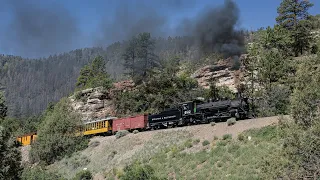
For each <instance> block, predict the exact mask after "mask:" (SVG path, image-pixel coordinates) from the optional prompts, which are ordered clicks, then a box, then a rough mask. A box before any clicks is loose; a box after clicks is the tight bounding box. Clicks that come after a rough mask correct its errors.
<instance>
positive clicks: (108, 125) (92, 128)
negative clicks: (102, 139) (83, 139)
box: [81, 117, 117, 135]
mask: <svg viewBox="0 0 320 180" xmlns="http://www.w3.org/2000/svg"><path fill="white" fill-rule="evenodd" d="M113 119H117V117H107V118H104V119H99V120H93V121H87V122H85V123H84V126H83V127H82V128H81V132H82V133H83V135H92V134H112V120H113Z"/></svg>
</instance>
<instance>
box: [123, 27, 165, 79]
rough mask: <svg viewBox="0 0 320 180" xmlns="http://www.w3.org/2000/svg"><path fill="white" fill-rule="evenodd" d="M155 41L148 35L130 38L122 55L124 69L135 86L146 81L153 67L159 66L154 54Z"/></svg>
mask: <svg viewBox="0 0 320 180" xmlns="http://www.w3.org/2000/svg"><path fill="white" fill-rule="evenodd" d="M154 49H155V41H154V40H153V39H152V38H151V35H150V33H146V32H145V33H140V34H138V35H137V36H134V37H132V39H131V40H130V41H129V44H128V46H127V48H126V50H125V52H124V53H123V57H124V60H125V64H124V65H125V68H126V69H129V71H130V73H129V74H130V75H131V78H132V79H133V80H134V81H135V83H136V84H140V83H141V82H143V81H145V80H146V79H147V76H148V74H150V71H151V70H152V69H153V68H154V67H158V66H159V58H158V56H157V55H155V53H154Z"/></svg>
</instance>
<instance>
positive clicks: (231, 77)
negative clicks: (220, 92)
mask: <svg viewBox="0 0 320 180" xmlns="http://www.w3.org/2000/svg"><path fill="white" fill-rule="evenodd" d="M245 57H246V56H245V55H242V56H241V57H240V58H239V63H240V65H241V64H242V61H243V60H244V59H245ZM233 64H234V60H233V59H232V58H228V59H225V60H220V61H218V62H217V63H216V64H214V65H208V66H205V67H202V68H200V69H198V70H197V71H196V72H195V73H193V74H192V75H191V77H192V78H195V79H196V80H197V81H198V84H199V85H200V86H202V87H203V88H206V89H208V88H210V79H214V80H216V85H217V86H227V87H229V89H230V90H231V91H233V92H237V87H238V86H239V84H240V83H241V79H242V75H243V73H242V70H241V67H240V69H239V70H232V67H233Z"/></svg>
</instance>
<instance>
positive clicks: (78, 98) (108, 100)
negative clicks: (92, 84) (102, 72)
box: [69, 81, 134, 121]
mask: <svg viewBox="0 0 320 180" xmlns="http://www.w3.org/2000/svg"><path fill="white" fill-rule="evenodd" d="M113 85H114V88H112V89H110V90H108V91H106V90H104V89H103V88H102V87H98V88H90V89H85V90H82V91H78V92H76V93H75V94H74V95H73V96H71V97H69V98H70V100H71V102H72V106H73V107H74V110H75V111H76V112H78V113H80V114H82V116H83V120H84V121H87V120H92V119H100V118H104V117H107V116H115V108H114V106H113V102H112V99H113V98H114V92H115V91H126V90H131V89H133V88H134V83H133V82H132V81H121V82H117V83H114V84H113Z"/></svg>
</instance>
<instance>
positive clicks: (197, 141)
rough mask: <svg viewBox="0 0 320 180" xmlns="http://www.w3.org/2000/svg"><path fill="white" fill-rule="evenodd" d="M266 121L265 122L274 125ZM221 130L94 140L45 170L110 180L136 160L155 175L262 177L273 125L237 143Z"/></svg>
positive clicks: (170, 131) (273, 137)
mask: <svg viewBox="0 0 320 180" xmlns="http://www.w3.org/2000/svg"><path fill="white" fill-rule="evenodd" d="M273 119H276V118H273ZM254 121H255V122H254ZM254 121H251V123H252V124H254V123H259V124H260V125H261V126H265V125H267V124H265V122H266V121H267V119H260V120H259V119H257V120H254ZM259 121H260V122H259ZM268 121H269V122H270V123H269V124H272V123H271V122H273V120H272V121H271V120H268ZM248 122H250V121H245V122H237V123H236V124H235V125H233V126H229V127H228V129H226V130H224V131H225V132H226V133H228V132H230V130H231V129H235V128H238V129H243V130H246V129H249V128H250V127H248V126H249V124H248ZM262 122H263V123H264V124H263V125H262ZM222 126H223V127H224V126H226V124H225V123H218V124H217V125H215V126H213V127H212V126H210V124H208V125H200V126H195V127H192V126H190V127H187V128H182V129H176V128H175V129H168V130H161V131H155V132H143V133H138V134H129V135H127V136H125V137H122V138H120V139H115V137H104V138H102V137H94V138H93V139H92V140H91V144H90V147H89V148H87V149H86V150H84V151H82V152H78V153H76V154H74V155H73V156H72V157H70V158H65V159H63V160H62V161H59V162H57V163H55V164H53V165H51V166H50V167H49V169H50V170H57V171H58V172H59V173H61V174H63V175H64V176H65V177H67V178H71V177H73V176H74V175H75V174H76V173H77V172H78V171H80V170H82V169H83V168H88V169H89V170H90V171H91V172H93V174H94V175H95V179H104V178H106V179H113V178H116V177H117V176H119V175H121V174H122V173H123V172H122V170H121V169H122V167H124V166H125V165H126V164H130V163H132V162H133V161H134V160H140V161H142V162H143V163H148V164H150V165H151V166H152V167H153V168H154V169H155V170H156V175H157V176H159V177H166V178H167V177H168V176H169V177H172V179H174V178H176V179H259V178H260V177H261V176H262V175H263V173H262V171H261V167H262V166H261V165H262V163H263V162H264V160H263V159H264V158H265V157H266V156H268V154H271V153H273V152H274V151H275V150H276V149H277V147H278V145H277V144H278V143H279V140H278V139H277V138H276V128H275V127H276V126H268V127H266V128H263V129H261V130H259V129H256V130H249V131H247V132H245V133H244V136H243V137H244V138H243V139H242V141H240V140H238V138H235V136H236V134H234V138H233V139H232V140H231V139H226V140H223V136H222V135H223V134H219V133H218V131H217V129H216V128H218V127H220V128H219V129H221V127H222ZM226 127H227V126H226ZM226 127H225V128H226ZM210 128H212V129H216V130H214V131H215V132H216V131H217V132H216V133H214V132H212V131H210ZM244 128H246V129H244ZM195 129H196V130H197V131H198V129H202V130H203V131H205V132H206V133H205V134H206V135H201V134H202V132H197V133H192V132H193V131H194V130H195ZM199 135H201V136H200V137H199ZM216 135H217V136H216ZM202 136H204V137H205V138H202ZM209 136H210V138H209ZM211 136H212V137H211ZM214 136H216V137H214ZM240 136H241V137H242V135H240ZM248 136H251V137H252V139H251V140H250V141H249V140H248V139H247V137H248ZM218 137H219V139H218ZM206 139H207V140H209V141H208V142H209V144H207V145H203V143H204V141H205V140H206Z"/></svg>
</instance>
